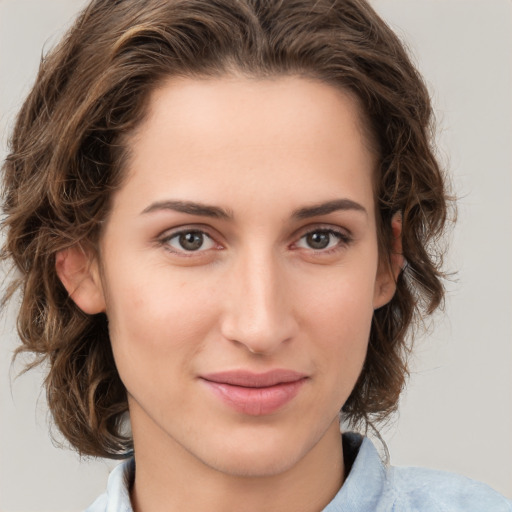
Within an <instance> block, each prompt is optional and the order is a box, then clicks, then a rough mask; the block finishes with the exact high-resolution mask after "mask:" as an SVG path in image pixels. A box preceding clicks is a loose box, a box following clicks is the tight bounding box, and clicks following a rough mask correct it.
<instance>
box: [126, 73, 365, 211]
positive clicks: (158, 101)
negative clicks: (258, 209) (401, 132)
mask: <svg viewBox="0 0 512 512" xmlns="http://www.w3.org/2000/svg"><path fill="white" fill-rule="evenodd" d="M361 119H362V116H361V115H360V108H359V105H358V103H357V101H356V100H355V99H354V97H353V96H352V95H350V94H348V93H346V92H344V91H341V90H340V89H337V88H335V87H333V86H331V85H328V84H326V83H323V82H320V81H317V80H312V79H306V78H299V77H295V76H285V77H275V78H272V79H254V78H245V77H220V78H208V79H192V78H180V79H170V80H168V81H167V82H165V83H164V84H162V85H161V86H160V87H159V88H158V89H157V90H155V91H154V92H153V94H152V96H151V98H150V101H149V105H148V111H147V115H146V117H145V119H144V121H143V122H142V123H141V125H140V126H139V127H138V129H137V130H136V132H135V133H134V134H133V136H131V137H130V139H129V140H128V146H129V149H130V154H131V158H130V161H129V162H128V178H129V179H128V180H127V181H128V183H127V184H126V185H127V186H128V188H131V189H132V190H133V191H134V192H136V193H137V194H138V196H139V197H141V198H142V197H143V196H144V195H147V196H148V197H149V196H150V195H151V196H155V197H152V199H153V200H158V199H159V198H158V197H156V196H162V197H161V200H165V199H169V195H171V196H176V198H183V197H186V198H190V196H193V197H194V199H196V200H202V201H204V202H208V203H212V200H213V201H214V202H224V201H227V202H229V201H230V200H235V199H237V198H242V197H245V198H246V199H252V198H254V199H255V200H256V198H260V199H261V198H267V199H268V201H271V200H273V199H275V198H276V196H278V194H284V195H285V196H290V195H293V194H296V195H297V201H301V202H302V203H304V202H315V201H316V202H321V201H325V200H329V199H338V198H339V197H340V196H345V195H346V194H352V195H355V196H359V198H358V199H359V201H361V200H362V198H363V196H364V197H365V200H367V199H368V197H367V196H368V190H369V189H368V187H369V188H370V192H371V189H372V186H371V182H372V175H373V168H374V166H375V156H374V154H373V152H372V151H371V150H370V149H369V144H368V141H367V137H366V136H365V132H366V130H365V129H364V128H363V127H362V121H361ZM370 195H372V194H370ZM164 196H165V197H164ZM181 196H183V197H181ZM299 196H300V197H299ZM329 196H332V197H329ZM308 198H309V201H307V199H308ZM354 199H355V198H354Z"/></svg>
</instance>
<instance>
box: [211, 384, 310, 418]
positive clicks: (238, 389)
mask: <svg viewBox="0 0 512 512" xmlns="http://www.w3.org/2000/svg"><path fill="white" fill-rule="evenodd" d="M305 381H306V379H300V380H296V381H293V382H283V383H280V384H276V385H275V386H268V387H265V388H247V387H243V386H233V385H231V384H223V383H220V382H212V381H209V380H203V382H205V383H206V384H207V386H208V387H209V388H210V389H211V390H212V391H213V392H214V393H215V394H216V395H217V396H218V397H219V398H220V399H221V400H222V401H223V402H224V403H226V404H227V405H229V406H230V407H232V408H233V409H235V410H236V411H238V412H241V413H243V414H248V415H250V416H263V415H266V414H271V413H273V412H276V411H277V410H279V409H281V407H284V406H285V405H286V404H287V403H288V402H290V401H291V400H293V398H294V397H295V396H296V395H297V393H298V392H299V390H300V388H301V387H302V385H303V384H304V382H305Z"/></svg>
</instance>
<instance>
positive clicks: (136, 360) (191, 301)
mask: <svg viewBox="0 0 512 512" xmlns="http://www.w3.org/2000/svg"><path fill="white" fill-rule="evenodd" d="M109 284H110V288H109V292H110V293H109V294H108V296H109V299H108V300H107V316H108V318H109V331H110V339H111V343H112V348H113V351H114V357H115V360H116V365H117V367H118V370H119V373H120V375H121V377H122V378H123V375H128V374H131V375H133V378H136V375H141V376H142V374H144V373H146V374H148V375H151V374H154V375H156V374H157V373H158V372H159V370H160V369H161V370H162V371H163V372H164V373H165V374H167V373H169V371H170V370H171V368H169V365H176V367H179V370H180V371H181V370H182V368H183V367H182V366H180V363H179V362H180V361H187V360H191V359H192V356H193V355H194V353H197V352H200V351H201V350H202V346H203V343H204V342H205V340H206V339H207V333H208V332H210V330H211V329H212V323H213V322H214V318H215V314H216V313H215V308H216V305H215V303H214V301H213V298H212V294H211V293H210V294H208V293H206V290H207V289H208V287H205V286H202V287H198V286H190V284H187V282H186V281H185V280H183V279H175V278H171V277H170V276H167V277H166V275H165V272H161V271H151V270H150V269H146V272H141V273H137V276H133V275H132V276H131V278H127V275H126V274H122V273H120V274H119V275H118V276H116V275H111V276H110V279H109ZM173 371H176V370H173ZM131 378H132V377H130V379H131Z"/></svg>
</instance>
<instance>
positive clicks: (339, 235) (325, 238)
mask: <svg viewBox="0 0 512 512" xmlns="http://www.w3.org/2000/svg"><path fill="white" fill-rule="evenodd" d="M349 243H350V237H349V236H348V235H346V234H345V233H343V232H341V231H336V230H333V229H316V230H314V231H310V232H309V233H306V234H304V235H303V236H302V237H301V238H300V240H299V241H298V242H297V244H296V246H297V247H299V248H301V249H312V250H314V251H323V252H329V250H331V249H333V250H336V249H337V248H342V247H344V246H346V245H348V244H349Z"/></svg>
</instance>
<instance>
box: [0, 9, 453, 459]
mask: <svg viewBox="0 0 512 512" xmlns="http://www.w3.org/2000/svg"><path fill="white" fill-rule="evenodd" d="M232 72H236V73H242V74H245V75H247V76H252V77H271V76H277V75H283V74H292V75H298V76H305V77H309V78H314V79H318V80H321V81H323V82H325V83H328V84H331V85H333V86H335V87H338V88H340V89H342V90H345V91H349V92H350V93H352V94H353V95H355V96H356V97H357V98H358V100H359V103H360V105H361V107H362V110H363V111H364V115H363V117H364V118H365V119H364V120H365V122H366V124H367V125H368V126H367V129H368V131H369V133H371V134H372V139H373V141H374V145H375V146H376V148H377V153H378V166H377V169H376V175H375V187H376V203H377V217H378V218H377V222H378V237H379V244H380V250H381V255H382V254H383V255H385V256H386V255H387V256H389V253H390V250H391V249H390V248H391V240H392V233H391V218H392V216H393V214H395V213H396V212H401V215H402V245H403V253H404V256H405V258H406V261H407V268H406V270H405V271H404V272H402V273H401V274H400V276H399V277H398V280H397V290H396V293H395V295H394V297H393V299H392V300H391V302H390V303H389V304H387V305H386V306H384V307H382V308H380V309H378V310H377V311H375V314H374V317H373V321H372V327H371V334H370V340H369V348H368V354H367V357H366V360H365V363H364V368H363V371H362V373H361V375H360V377H359V379H358V381H357V383H356V386H355V388H354V390H353V392H352V394H351V395H350V397H349V399H348V400H347V402H346V403H345V405H344V406H343V412H344V415H345V418H346V419H347V420H348V421H349V422H351V423H352V424H354V425H357V424H361V423H362V424H368V423H369V422H373V421H380V420H383V419H385V418H386V417H387V416H388V415H389V414H390V413H391V412H393V411H394V410H395V409H396V406H397V402H398V398H399V395H400V392H401V390H402V388H403V386H404V382H405V379H406V376H407V362H406V359H407V358H406V356H407V353H408V350H409V348H408V347H409V343H408V341H407V340H408V339H409V337H407V338H406V335H407V334H408V333H409V331H410V328H411V326H412V325H414V322H413V320H414V319H415V318H417V319H420V318H421V317H422V316H424V315H425V314H429V313H431V312H432V311H434V310H435V309H436V308H437V307H438V306H439V305H440V303H441V302H442V299H443V293H444V290H443V285H442V274H441V270H440V256H441V252H440V250H439V244H437V243H436V242H437V239H438V237H439V236H440V235H441V234H442V232H443V229H444V225H445V221H446V212H447V202H446V201H447V200H446V191H445V183H444V179H443V175H442V172H441V171H440V168H439V165H438V162H437V161H436V158H435V155H434V152H433V149H432V141H431V122H432V119H431V118H432V114H431V105H430V99H429V95H428V92H427V90H426V87H425V85H424V83H423V81H422V79H421V77H420V76H419V75H418V73H417V71H416V69H415V67H414V66H413V65H412V63H411V61H410V59H409V57H408V55H407V53H406V51H405V50H404V48H403V46H402V44H401V43H400V41H399V40H398V38H397V37H396V36H395V34H394V33H393V32H392V31H391V30H390V29H389V27H388V26H387V25H386V24H385V23H384V22H383V21H382V20H381V19H380V18H379V17H378V16H377V14H376V13H375V12H374V11H373V9H372V8H371V7H370V6H369V5H368V4H367V3H366V2H365V1H364V0H117V1H114V0H94V1H92V2H91V3H90V5H89V6H88V7H87V8H86V9H85V10H84V11H83V12H82V13H81V15H80V16H79V18H78V19H77V21H76V23H75V24H74V26H73V27H72V28H71V29H70V31H69V32H68V34H67V35H66V36H65V37H64V39H63V40H62V41H61V43H60V44H59V45H58V46H57V47H56V48H55V49H54V50H53V51H51V52H50V53H49V54H48V55H47V56H46V57H45V58H43V59H42V62H41V65H40V69H39V74H38V76H37V79H36V82H35V85H34V87H33V89H32V91H31V92H30V94H29V95H28V98H27V99H26V101H25V103H24V105H23V107H22V109H21V111H20V113H19V116H18V118H17V122H16V125H15V128H14V131H13V134H12V139H11V141H10V154H9V155H8V157H7V159H6V161H5V163H4V166H3V171H4V178H3V179H4V188H3V205H4V212H5V220H4V228H5V230H6V234H7V237H6V241H5V244H4V247H3V252H2V259H3V260H11V261H13V262H14V265H15V267H16V269H17V273H18V278H17V279H16V280H15V281H14V282H13V283H12V284H11V287H10V288H9V289H8V292H7V295H6V297H5V300H7V299H8V298H9V297H10V296H12V293H13V292H14V291H15V290H16V289H19V290H20V291H21V299H22V303H21V307H20V310H19V315H18V331H19V336H20V338H21V341H22V345H21V346H20V348H19V349H18V352H22V351H28V352H31V353H32V354H34V355H35V356H36V357H35V359H34V360H33V362H32V363H31V365H29V366H34V365H35V364H38V363H40V362H42V361H46V362H47V363H48V364H49V372H48V376H47V378H46V381H45V384H46V391H47V397H48V403H49V407H50V410H51V412H52V414H53V418H54V420H55V422H56V424H57V426H58V428H59V429H60V430H61V431H62V433H63V434H64V436H65V437H66V438H67V439H68V440H69V441H70V443H71V444H72V445H73V446H74V447H76V448H77V449H78V450H79V451H80V452H81V453H83V454H89V455H99V456H103V457H123V456H126V455H127V454H128V453H129V451H130V450H131V448H132V441H131V438H130V435H129V434H126V431H125V430H124V426H125V421H124V417H125V413H126V412H127V408H128V406H127V400H126V391H125V389H124V386H123V384H122V382H121V380H120V378H119V375H118V373H117V370H116V367H115V363H114V358H113V355H112V351H111V347H110V341H109V336H108V329H107V319H106V317H105V315H103V314H99V315H92V316H89V315H86V314H84V313H83V312H82V311H81V310H80V309H79V308H78V307H77V306H76V305H75V304H74V302H73V301H72V300H71V299H70V297H69V296H68V294H67V292H66V290H65V289H64V287H63V286H62V284H61V283H60V281H59V279H58V277H57V275H56V270H55V255H56V253H57V252H58V251H60V250H63V249H65V248H68V247H71V246H73V245H76V244H87V245H88V246H89V247H95V246H96V244H97V241H98V236H99V233H100V231H101V226H102V221H104V220H105V218H106V216H107V214H108V211H109V199H110V197H111V195H112V191H113V190H115V189H116V188H118V187H119V186H120V185H121V182H122V178H123V167H124V162H125V161H126V157H127V155H128V152H129V147H126V144H125V142H126V140H127V138H128V136H129V135H130V134H131V133H132V132H133V130H134V129H135V127H137V126H138V125H139V124H140V122H141V121H142V119H143V116H144V114H145V110H146V106H147V102H148V97H149V95H150V93H151V92H152V91H153V90H154V89H155V87H157V86H158V85H159V84H161V83H162V82H163V81H164V80H165V79H167V78H168V77H170V76H186V77H208V76H221V75H224V74H229V73H232ZM4 304H5V301H4Z"/></svg>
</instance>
